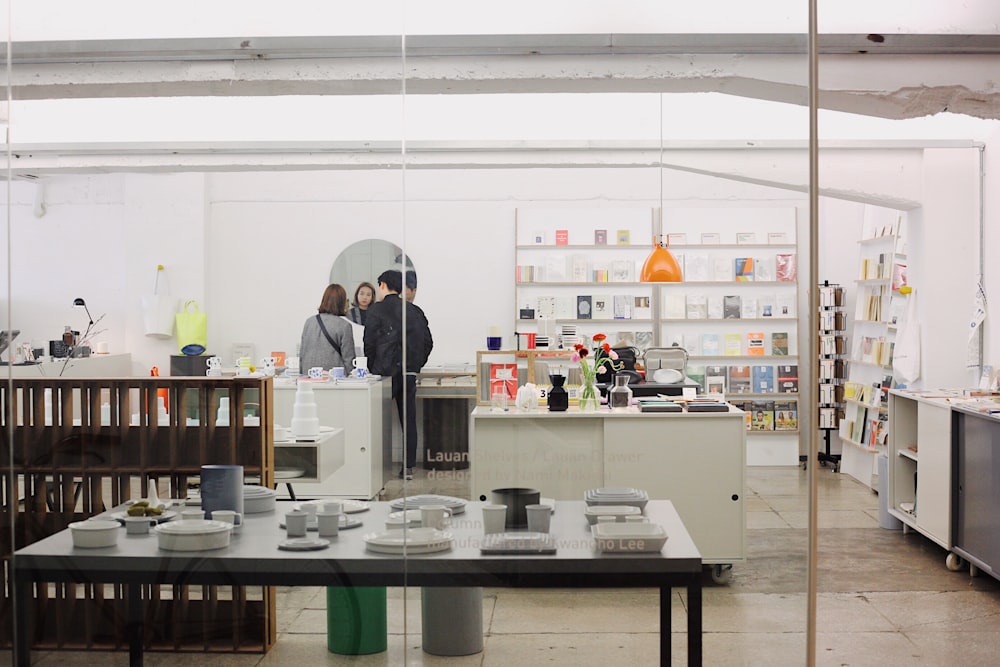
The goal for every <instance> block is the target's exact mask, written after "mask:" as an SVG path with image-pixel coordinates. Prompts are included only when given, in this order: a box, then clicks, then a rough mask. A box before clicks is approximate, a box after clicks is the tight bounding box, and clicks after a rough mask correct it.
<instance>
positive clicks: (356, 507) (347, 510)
mask: <svg viewBox="0 0 1000 667" xmlns="http://www.w3.org/2000/svg"><path fill="white" fill-rule="evenodd" d="M340 503H341V505H342V506H343V508H344V514H357V513H358V512H367V511H368V510H370V509H371V508H372V505H371V503H366V502H364V501H363V500H341V501H340Z"/></svg>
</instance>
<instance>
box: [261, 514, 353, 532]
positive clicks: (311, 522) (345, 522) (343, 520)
mask: <svg viewBox="0 0 1000 667" xmlns="http://www.w3.org/2000/svg"><path fill="white" fill-rule="evenodd" d="M360 525H361V521H360V520H358V519H354V518H352V517H349V516H347V515H346V514H341V515H340V529H341V530H347V529H348V528H357V527H358V526H360ZM278 527H279V528H284V527H285V520H284V519H282V520H281V523H279V524H278ZM306 530H319V520H318V519H317V518H316V515H315V514H310V515H309V516H307V517H306Z"/></svg>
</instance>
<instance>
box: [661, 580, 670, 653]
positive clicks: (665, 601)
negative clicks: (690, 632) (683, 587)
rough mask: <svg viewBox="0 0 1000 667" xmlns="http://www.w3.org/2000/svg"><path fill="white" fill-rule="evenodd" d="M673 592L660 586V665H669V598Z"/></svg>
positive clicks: (667, 587)
mask: <svg viewBox="0 0 1000 667" xmlns="http://www.w3.org/2000/svg"><path fill="white" fill-rule="evenodd" d="M672 593H673V590H672V589H671V588H670V586H660V664H661V665H670V658H671V654H670V648H671V646H670V644H671V642H670V640H671V637H672V629H671V625H670V597H671V594H672Z"/></svg>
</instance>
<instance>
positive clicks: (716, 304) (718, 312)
mask: <svg viewBox="0 0 1000 667" xmlns="http://www.w3.org/2000/svg"><path fill="white" fill-rule="evenodd" d="M723 303H724V301H723V297H722V296H721V295H719V294H709V295H708V319H710V320H721V319H723V317H724V316H725V306H724V305H723Z"/></svg>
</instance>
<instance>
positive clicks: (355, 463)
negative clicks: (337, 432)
mask: <svg viewBox="0 0 1000 667" xmlns="http://www.w3.org/2000/svg"><path fill="white" fill-rule="evenodd" d="M313 394H314V396H315V399H316V409H317V413H318V415H319V423H320V425H322V426H324V427H330V426H332V427H334V428H342V429H344V434H343V436H344V460H343V466H341V467H340V469H339V470H337V471H336V472H334V473H333V474H332V475H330V476H328V477H326V478H325V479H324V480H323V481H320V482H315V481H314V482H313V483H309V482H307V481H306V480H305V479H302V480H295V479H288V480H280V481H281V482H286V481H287V482H291V483H292V484H293V485H294V487H295V495H296V497H297V498H300V499H305V498H316V497H326V496H339V497H344V498H358V499H370V498H374V497H375V496H376V495H378V493H379V491H381V490H382V487H383V485H384V484H385V480H386V479H387V478H388V477H390V476H391V475H392V474H394V473H393V472H392V420H393V419H394V416H393V411H392V384H391V382H390V381H389V380H378V381H372V382H351V383H340V384H335V383H332V382H315V383H314V384H313ZM294 404H295V383H294V382H293V381H290V380H288V381H286V380H282V379H280V378H277V379H276V380H275V384H274V423H275V425H281V426H289V425H290V424H291V422H292V406H293V405H294ZM278 493H279V495H281V496H282V497H288V490H287V487H285V486H284V485H283V484H282V485H280V486H279V487H278Z"/></svg>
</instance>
